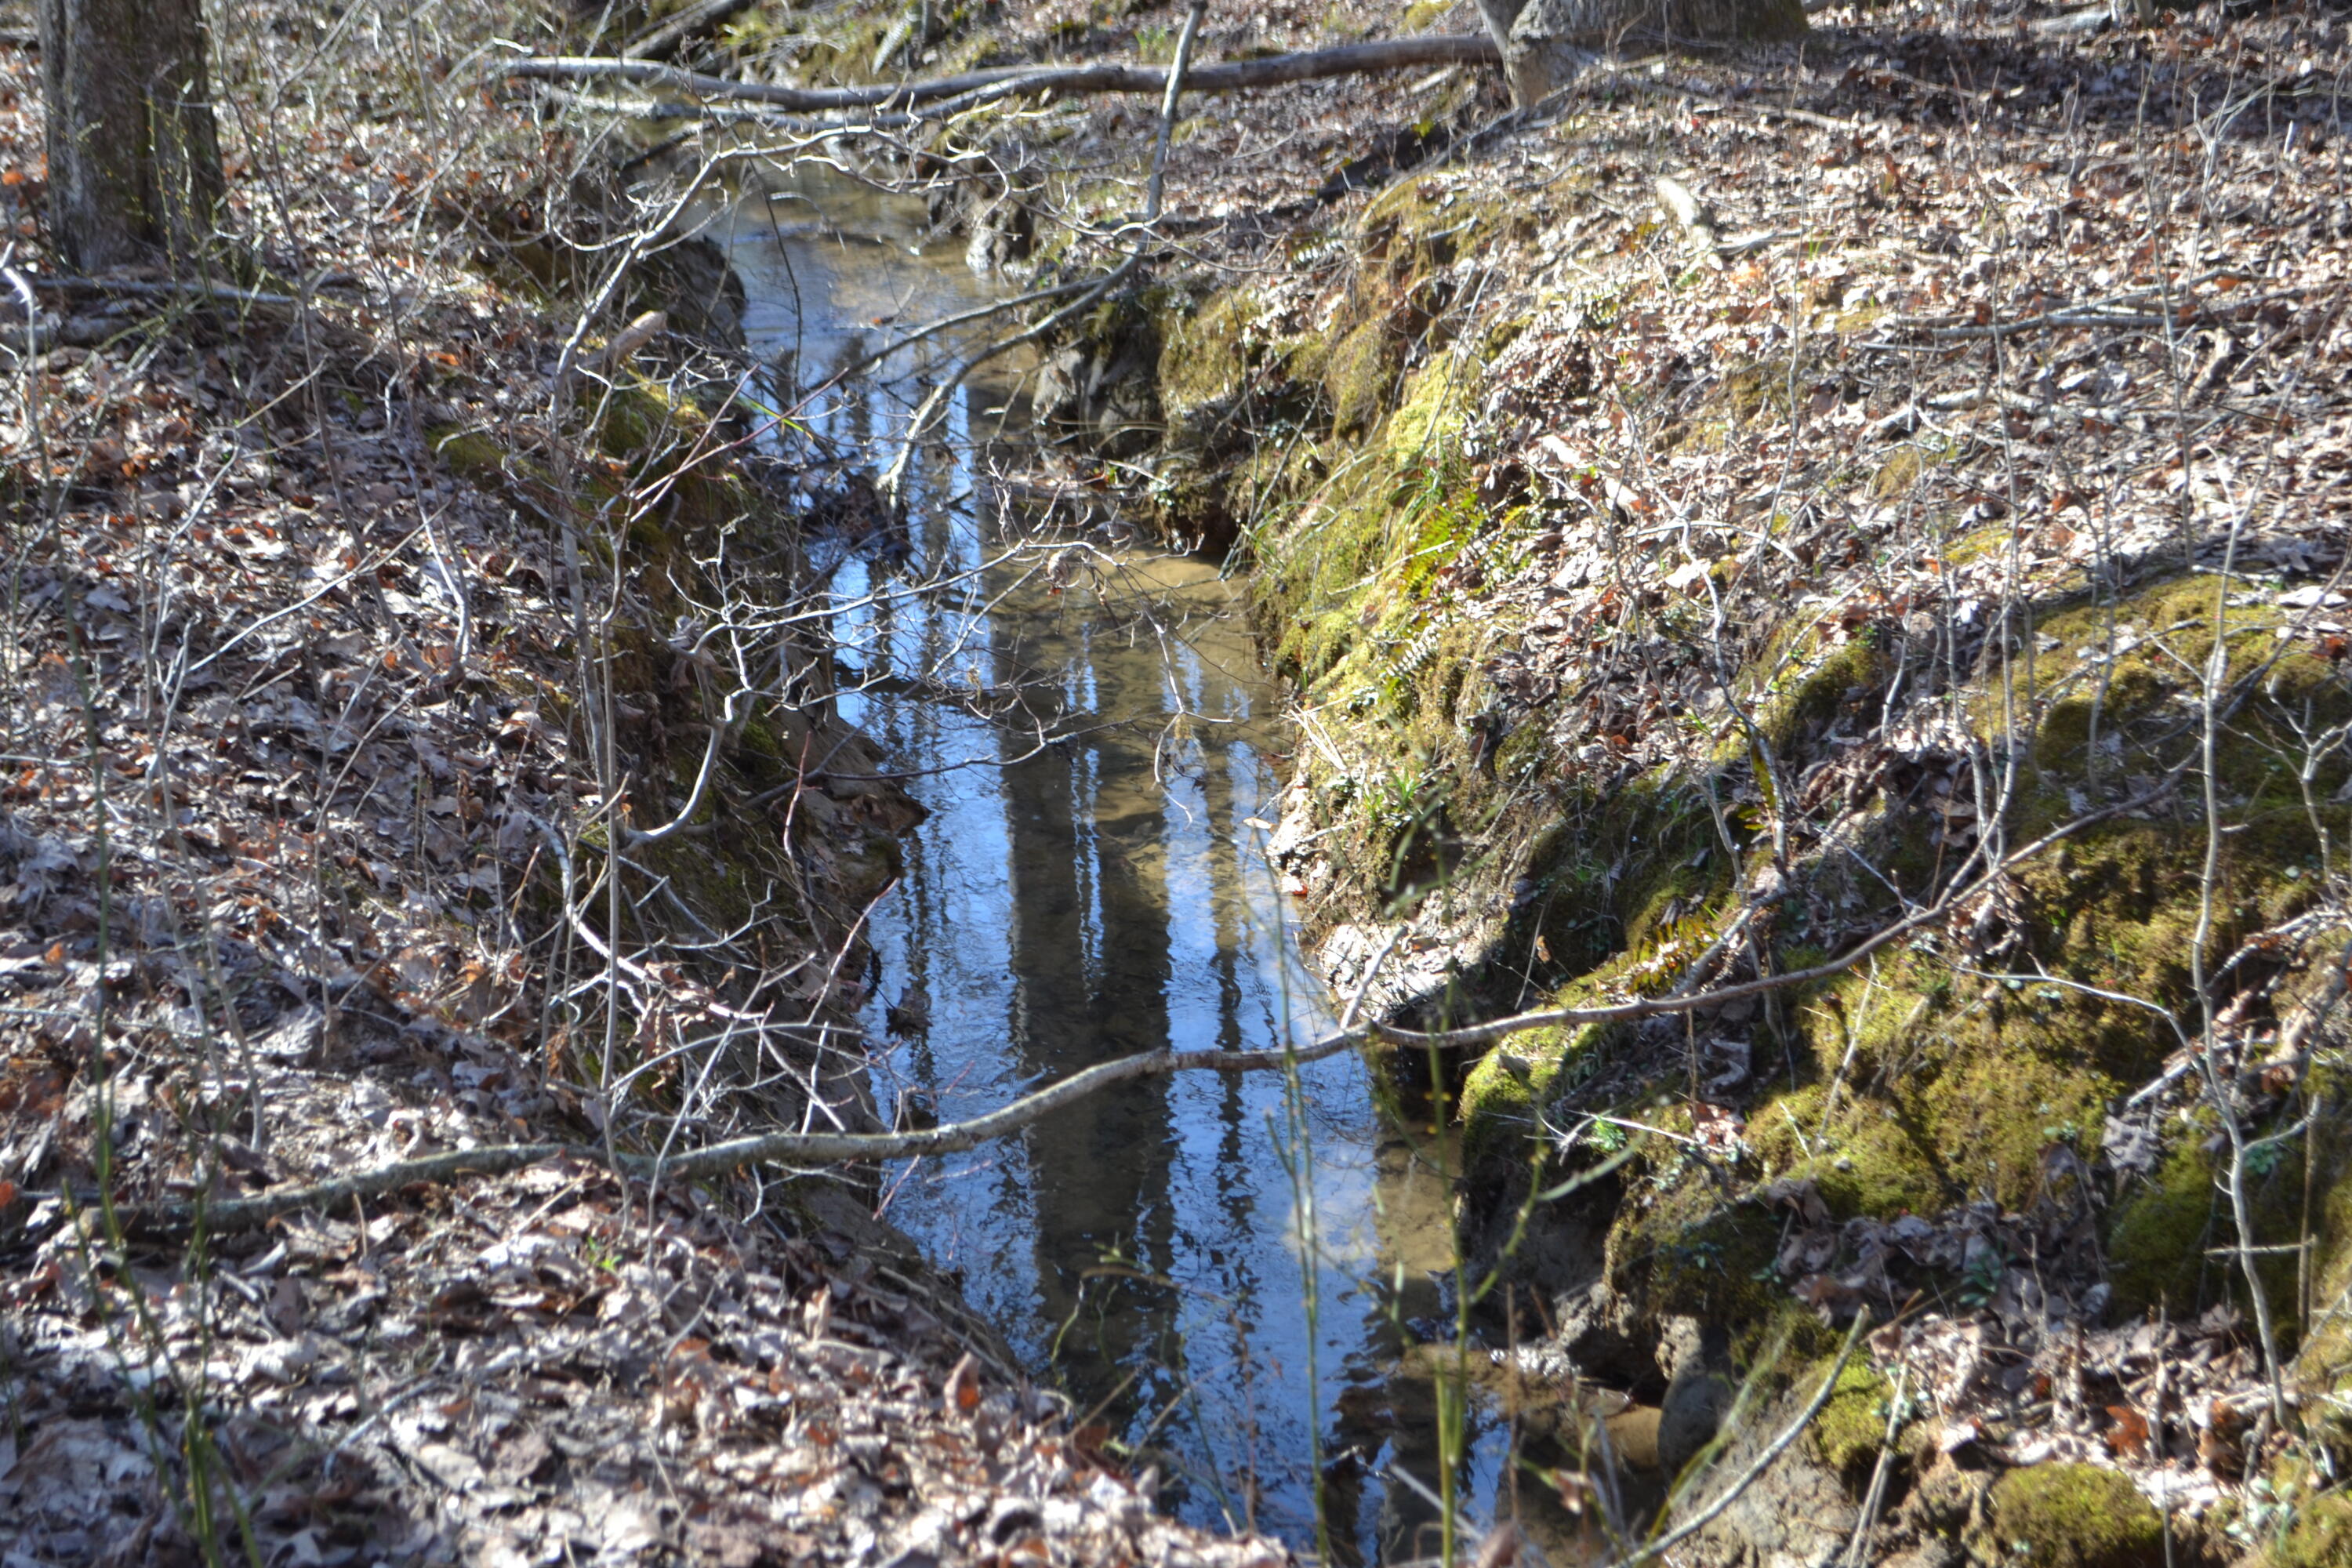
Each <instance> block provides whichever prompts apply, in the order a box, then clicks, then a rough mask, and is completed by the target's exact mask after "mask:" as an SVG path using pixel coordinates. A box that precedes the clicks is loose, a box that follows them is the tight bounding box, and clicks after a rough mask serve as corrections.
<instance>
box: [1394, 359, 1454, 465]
mask: <svg viewBox="0 0 2352 1568" xmlns="http://www.w3.org/2000/svg"><path fill="white" fill-rule="evenodd" d="M1476 390H1477V374H1476V370H1475V367H1474V366H1473V365H1471V364H1470V363H1468V360H1467V358H1466V356H1462V355H1458V354H1457V355H1449V356H1448V357H1446V358H1444V359H1441V360H1437V361H1435V362H1433V363H1430V364H1428V365H1425V366H1423V368H1422V369H1420V370H1418V371H1415V372H1414V373H1413V374H1412V376H1411V377H1409V378H1408V379H1407V380H1406V382H1405V384H1404V395H1403V397H1402V400H1401V401H1400V402H1399V403H1398V405H1397V410H1396V412H1395V413H1394V414H1392V415H1391V416H1389V423H1388V428H1387V429H1386V430H1385V431H1383V432H1382V436H1381V440H1382V445H1383V446H1384V447H1386V448H1387V451H1388V456H1389V459H1390V460H1391V462H1397V463H1411V462H1414V461H1417V460H1421V459H1424V458H1431V457H1434V456H1438V455H1441V454H1443V453H1444V452H1445V451H1446V450H1447V449H1448V448H1449V447H1451V446H1452V444H1453V442H1454V438H1455V437H1457V436H1459V435H1460V434H1461V432H1462V427H1463V426H1464V424H1465V421H1466V420H1467V419H1468V417H1469V411H1470V406H1471V403H1472V400H1473V398H1474V396H1475V393H1476Z"/></svg>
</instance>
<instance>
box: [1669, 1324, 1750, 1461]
mask: <svg viewBox="0 0 2352 1568" xmlns="http://www.w3.org/2000/svg"><path fill="white" fill-rule="evenodd" d="M1736 1394H1738V1383H1737V1382H1736V1381H1735V1380H1734V1374H1733V1372H1732V1367H1731V1344H1730V1335H1729V1334H1728V1332H1727V1331H1726V1330H1725V1329H1724V1328H1723V1327H1722V1326H1721V1325H1719V1324H1710V1325H1708V1326H1707V1327H1706V1328H1705V1329H1704V1330H1702V1331H1701V1332H1700V1335H1699V1342H1698V1343H1697V1344H1696V1346H1694V1347H1692V1348H1691V1349H1689V1350H1687V1351H1685V1352H1683V1353H1681V1354H1680V1355H1679V1356H1678V1357H1677V1364H1676V1365H1675V1373H1674V1378H1673V1380H1672V1381H1671V1382H1669V1383H1668V1384H1666V1397H1665V1399H1664V1401H1663V1402H1662V1403H1661V1404H1660V1405H1659V1406H1658V1432H1657V1450H1658V1463H1659V1464H1660V1465H1661V1466H1663V1467H1664V1468H1665V1470H1666V1472H1667V1473H1668V1474H1669V1475H1672V1474H1676V1473H1679V1472H1680V1471H1681V1470H1682V1468H1684V1467H1685V1465H1688V1464H1689V1463H1690V1462H1691V1460H1693V1459H1694V1458H1697V1457H1698V1453H1699V1450H1701V1449H1702V1448H1705V1447H1706V1446H1707V1445H1708V1444H1709V1443H1711V1442H1713V1441H1715V1435H1716V1432H1717V1430H1718V1429H1719V1428H1720V1427H1721V1426H1722V1425H1723V1418H1724V1417H1725V1416H1726V1415H1729V1414H1730V1411H1731V1404H1732V1400H1733V1398H1734V1396H1735V1395H1736Z"/></svg>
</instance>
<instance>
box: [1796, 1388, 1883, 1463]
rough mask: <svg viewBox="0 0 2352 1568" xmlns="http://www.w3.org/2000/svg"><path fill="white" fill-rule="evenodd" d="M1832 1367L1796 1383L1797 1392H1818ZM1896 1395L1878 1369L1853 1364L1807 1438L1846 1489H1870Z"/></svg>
mask: <svg viewBox="0 0 2352 1568" xmlns="http://www.w3.org/2000/svg"><path fill="white" fill-rule="evenodd" d="M1834 1364H1835V1363H1834V1361H1825V1362H1822V1363H1818V1364H1817V1365H1815V1366H1814V1367H1813V1368H1812V1369H1811V1371H1809V1372H1808V1373H1805V1374H1804V1375H1802V1376H1801V1377H1800V1378H1799V1379H1798V1380H1797V1382H1798V1384H1799V1386H1800V1387H1802V1388H1808V1389H1811V1388H1818V1387H1820V1386H1821V1383H1822V1379H1823V1378H1825V1377H1827V1376H1828V1375H1829V1370H1830V1368H1831V1366H1832V1365H1834ZM1894 1392H1895V1390H1894V1386H1893V1385H1892V1384H1889V1383H1888V1382H1887V1381H1886V1379H1885V1377H1883V1376H1881V1375H1880V1374H1879V1373H1878V1372H1877V1370H1876V1369H1875V1368H1874V1367H1871V1366H1869V1365H1866V1364H1864V1363H1862V1362H1859V1361H1850V1362H1848V1363H1846V1365H1845V1368H1844V1370H1843V1371H1842V1372H1840V1373H1838V1380H1837V1386H1836V1387H1835V1388H1833V1389H1832V1390H1831V1392H1830V1397H1829V1402H1828V1403H1827V1404H1825V1405H1822V1412H1821V1414H1820V1415H1818V1416H1816V1417H1815V1418H1814V1420H1813V1425H1812V1426H1811V1429H1810V1430H1808V1431H1807V1433H1806V1434H1805V1436H1806V1437H1807V1439H1808V1440H1809V1441H1810V1442H1811V1444H1812V1446H1813V1452H1814V1453H1815V1454H1817V1455H1819V1456H1820V1458H1821V1460H1822V1463H1823V1464H1824V1465H1827V1466H1828V1467H1829V1468H1830V1469H1831V1470H1832V1471H1833V1472H1834V1473H1835V1474H1836V1475H1837V1477H1838V1479H1840V1480H1843V1482H1845V1484H1846V1485H1847V1486H1848V1487H1860V1486H1863V1485H1864V1484H1866V1483H1867V1482H1868V1480H1869V1479H1870V1472H1871V1470H1872V1469H1873V1468H1874V1467H1875V1466H1876V1465H1877V1463H1878V1450H1879V1448H1880V1447H1881V1446H1883V1445H1884V1443H1885V1439H1886V1415H1887V1401H1888V1400H1889V1399H1890V1398H1891V1397H1892V1396H1893V1394H1894Z"/></svg>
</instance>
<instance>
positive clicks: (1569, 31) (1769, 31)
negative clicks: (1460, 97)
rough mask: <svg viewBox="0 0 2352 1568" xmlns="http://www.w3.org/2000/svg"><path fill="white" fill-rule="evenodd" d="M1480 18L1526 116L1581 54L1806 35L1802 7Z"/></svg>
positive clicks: (1484, 6) (1494, 6)
mask: <svg viewBox="0 0 2352 1568" xmlns="http://www.w3.org/2000/svg"><path fill="white" fill-rule="evenodd" d="M1478 11H1479V15H1480V16H1483V17H1484V18H1485V19H1486V30H1487V31H1488V32H1489V33H1490V34H1492V35H1493V37H1494V39H1495V45H1496V47H1497V48H1499V49H1501V50H1502V51H1503V72H1504V74H1505V75H1506V76H1507V77H1508V78H1509V79H1510V83H1511V100H1512V101H1513V102H1515V103H1517V104H1518V105H1519V106H1520V107H1522V108H1524V107H1526V106H1527V105H1528V104H1531V103H1534V102H1536V101H1537V100H1540V99H1541V98H1543V97H1544V96H1545V95H1546V94H1547V93H1549V92H1550V91H1551V90H1552V89H1553V88H1555V87H1558V86H1559V84H1560V82H1561V81H1562V80H1564V79H1566V77H1567V75H1568V73H1569V71H1570V69H1572V68H1573V66H1574V63H1575V60H1576V58H1577V55H1578V52H1579V51H1580V50H1584V49H1595V48H1615V47H1621V46H1622V45H1625V44H1631V43H1644V44H1657V43H1665V44H1671V43H1675V42H1676V41H1678V40H1679V41H1683V42H1691V43H1696V42H1701V41H1705V42H1713V43H1721V42H1738V41H1754V42H1764V41H1769V40H1775V39H1781V38H1795V37H1803V35H1804V33H1805V30H1806V29H1805V7H1804V4H1803V0H1478Z"/></svg>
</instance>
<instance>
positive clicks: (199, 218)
mask: <svg viewBox="0 0 2352 1568" xmlns="http://www.w3.org/2000/svg"><path fill="white" fill-rule="evenodd" d="M38 5H39V16H40V27H41V75H42V79H43V86H44V90H45V92H46V94H47V117H48V118H47V132H48V152H49V214H50V224H51V226H52V230H53V233H54V237H55V240H56V244H57V247H58V251H59V252H60V253H61V254H62V256H63V257H64V258H65V259H66V260H67V261H68V263H70V264H71V265H72V266H74V267H76V268H80V269H81V270H83V271H86V272H89V271H96V270H99V269H100V268H107V267H115V266H120V265H121V264H122V263H124V262H129V261H142V260H149V259H153V258H158V257H161V258H164V259H166V260H171V259H174V258H181V257H184V256H186V255H188V254H189V253H190V252H191V251H193V250H194V249H195V248H196V247H199V246H201V245H202V244H203V243H204V242H205V241H206V240H207V239H209V238H210V237H212V234H213V232H214V225H215V219H216V218H217V216H218V215H219V212H220V207H221V204H222V201H223V196H224V186H223V184H222V180H221V163H220V142H219V138H218V135H217V133H216V132H215V128H214V123H213V106H212V97H211V94H210V92H209V90H208V89H207V88H206V85H205V45H206V39H205V18H204V8H203V5H202V0H38Z"/></svg>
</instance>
